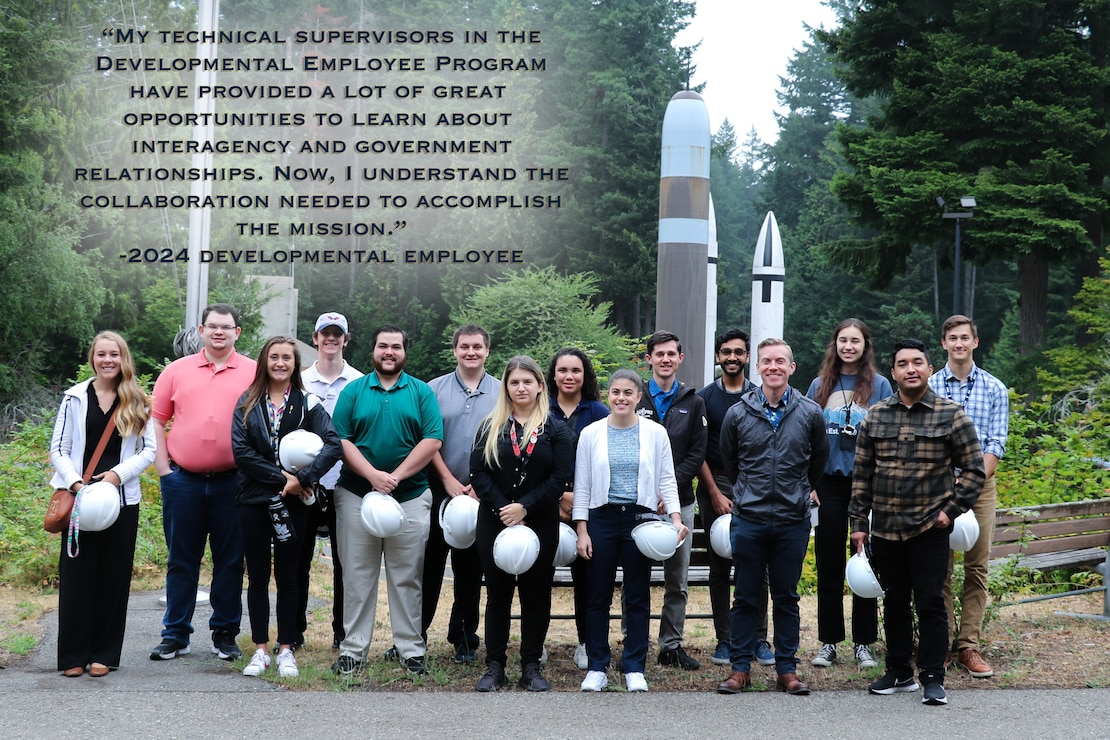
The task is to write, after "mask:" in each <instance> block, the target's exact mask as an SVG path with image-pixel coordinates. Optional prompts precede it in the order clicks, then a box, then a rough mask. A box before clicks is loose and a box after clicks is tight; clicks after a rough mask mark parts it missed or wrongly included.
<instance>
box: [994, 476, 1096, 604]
mask: <svg viewBox="0 0 1110 740" xmlns="http://www.w3.org/2000/svg"><path fill="white" fill-rule="evenodd" d="M1014 555H1017V556H1018V565H1020V566H1021V567H1024V568H1029V569H1031V570H1041V571H1049V570H1058V569H1061V568H1074V567H1081V566H1086V565H1091V566H1094V565H1098V564H1100V563H1101V564H1102V578H1103V585H1102V586H1098V587H1095V588H1089V589H1079V590H1073V591H1066V592H1064V593H1059V594H1048V595H1046V596H1039V597H1035V598H1034V599H1023V600H1022V601H1020V602H1015V603H1025V602H1027V601H1033V600H1036V601H1041V600H1046V599H1054V598H1062V597H1064V596H1076V595H1078V594H1082V593H1093V592H1096V591H1102V592H1103V593H1104V594H1105V595H1106V598H1105V599H1104V602H1103V615H1102V616H1103V618H1110V592H1108V591H1107V589H1106V583H1107V581H1106V579H1107V576H1108V575H1110V498H1105V499H1095V500H1091V501H1073V502H1070V503H1066V504H1043V505H1040V506H1028V507H1021V508H1012V509H999V510H998V511H997V513H996V514H995V520H994V537H993V538H992V540H991V551H990V565H991V567H992V568H993V567H998V566H999V565H1001V563H1002V562H1003V561H1005V560H1006V559H1008V558H1011V557H1013V556H1014ZM1076 616H1093V615H1076Z"/></svg>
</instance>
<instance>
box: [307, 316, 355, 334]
mask: <svg viewBox="0 0 1110 740" xmlns="http://www.w3.org/2000/svg"><path fill="white" fill-rule="evenodd" d="M329 326H338V327H339V328H340V329H342V330H343V333H344V334H350V333H351V332H350V331H349V330H348V329H347V317H346V316H344V315H343V314H341V313H322V314H320V318H318V319H316V328H315V329H313V330H312V331H313V332H314V333H315V332H318V331H320V330H321V329H327V328H328V327H329Z"/></svg>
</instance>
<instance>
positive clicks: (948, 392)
mask: <svg viewBox="0 0 1110 740" xmlns="http://www.w3.org/2000/svg"><path fill="white" fill-rule="evenodd" d="M978 371H979V368H975V370H972V371H971V375H969V376H968V378H967V391H965V392H964V400H963V401H962V402H961V403H960V406H962V407H964V408H965V409H966V408H967V402H968V401H970V400H971V389H972V388H974V387H975V376H976V375H977V374H978ZM952 379H955V381H956V387H957V388H959V387H960V379H959V378H957V377H956V376H955V375H949V376H948V377H947V378H945V380H944V395H945V396H947V397H948V400H949V401H955V400H956V399H955V398H953V397H952V390H951V389H950V388H949V387H948V381H949V380H952Z"/></svg>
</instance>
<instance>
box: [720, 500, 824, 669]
mask: <svg viewBox="0 0 1110 740" xmlns="http://www.w3.org/2000/svg"><path fill="white" fill-rule="evenodd" d="M809 529H810V527H809V517H806V518H805V519H803V520H800V521H797V522H789V523H784V522H776V523H774V524H759V523H757V522H753V521H750V520H748V519H744V518H743V517H741V516H739V515H737V514H733V515H732V563H733V567H734V569H735V571H736V573H735V582H736V589H735V592H734V595H733V601H732V612H731V614H730V617H731V621H732V625H731V631H730V635H729V637H730V647H729V654H730V657H731V659H732V670H734V671H744V672H745V673H748V672H750V671H751V667H752V658H753V657H754V656H755V644H756V639H757V638H756V631H757V630H758V628H759V622H760V618H761V614H760V609H759V592H760V589H762V588H763V574H764V572H766V573H767V578H768V583H769V586H770V588H771V601H772V603H773V604H774V609H773V615H774V621H775V671H776V672H777V673H778V674H779V675H780V676H781V675H783V674H786V673H796V672H797V670H798V665H797V659H796V656H797V653H798V641H799V639H800V637H799V633H800V630H801V617H800V613H799V610H798V579H799V578H801V575H802V561H803V560H805V556H806V547H807V546H808V545H809Z"/></svg>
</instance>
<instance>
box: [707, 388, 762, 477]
mask: <svg viewBox="0 0 1110 740" xmlns="http://www.w3.org/2000/svg"><path fill="white" fill-rule="evenodd" d="M752 388H755V383H753V382H752V381H750V380H748V379H747V378H744V388H743V390H740V391H737V392H736V393H731V392H729V391H726V390H725V388H724V385H723V384H722V383H721V381H720V379H717V380H714V381H713V382H712V383H710V384H709V385H707V386H705V387H704V388H702V389H701V390H699V391H698V395H699V396H701V398H702V400H703V401H705V418H706V420H707V421H708V422H709V427H708V430H709V447H708V448H707V449H706V451H705V461H706V462H707V463H708V464H709V467H710V469H712V470H721V469H722V468H723V467H724V463H723V462H722V461H721V424H723V423H724V420H725V413H726V412H727V411H728V410H729V409H730V408H732V407H733V406H734V405H736V403H738V402H739V401H740V397H741V396H743V395H744V394H745V393H747V392H748V391H750V390H751V389H752Z"/></svg>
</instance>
